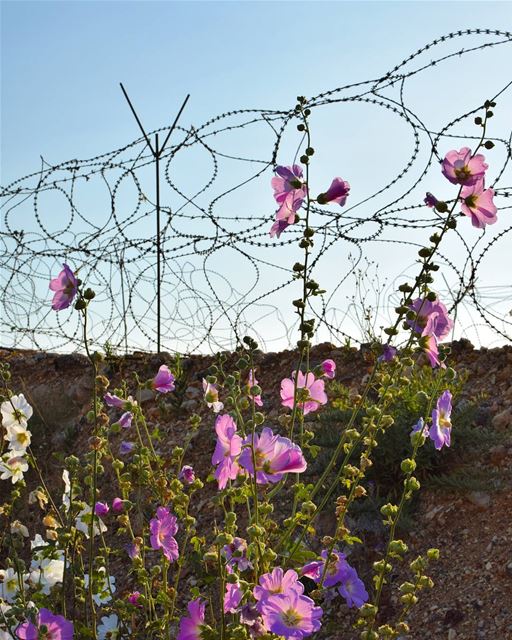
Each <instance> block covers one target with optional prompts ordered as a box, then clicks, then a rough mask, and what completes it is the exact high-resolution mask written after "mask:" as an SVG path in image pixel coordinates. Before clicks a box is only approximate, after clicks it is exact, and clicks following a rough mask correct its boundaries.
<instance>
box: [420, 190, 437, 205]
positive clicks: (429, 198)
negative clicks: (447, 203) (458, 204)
mask: <svg viewBox="0 0 512 640" xmlns="http://www.w3.org/2000/svg"><path fill="white" fill-rule="evenodd" d="M423 202H424V203H425V204H426V205H427V207H430V208H432V207H435V206H436V204H437V203H438V202H439V200H438V199H437V198H436V197H435V196H434V195H433V194H432V193H430V191H427V193H426V194H425V199H424V200H423Z"/></svg>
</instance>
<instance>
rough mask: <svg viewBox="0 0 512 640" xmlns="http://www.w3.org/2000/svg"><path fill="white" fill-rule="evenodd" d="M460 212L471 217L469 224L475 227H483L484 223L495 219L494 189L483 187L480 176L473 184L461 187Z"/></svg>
mask: <svg viewBox="0 0 512 640" xmlns="http://www.w3.org/2000/svg"><path fill="white" fill-rule="evenodd" d="M460 196H461V200H462V206H461V209H462V213H463V214H464V215H466V216H468V217H469V218H471V224H472V225H473V226H474V227H477V229H483V228H484V227H485V225H486V224H494V223H495V222H496V221H497V219H498V218H497V217H496V213H497V211H498V209H497V208H496V205H495V204H494V202H493V200H492V199H493V198H494V190H493V189H484V180H483V178H481V179H480V180H478V181H477V182H476V183H475V184H474V185H471V186H467V187H463V188H462V191H461V194H460Z"/></svg>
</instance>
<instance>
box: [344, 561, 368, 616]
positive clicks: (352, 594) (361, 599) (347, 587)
mask: <svg viewBox="0 0 512 640" xmlns="http://www.w3.org/2000/svg"><path fill="white" fill-rule="evenodd" d="M338 591H339V593H340V595H341V596H343V597H344V598H345V600H346V602H347V606H349V607H357V608H358V609H359V607H362V606H363V604H364V603H365V602H368V592H367V591H366V589H365V587H364V582H363V581H362V580H361V578H360V577H359V576H358V575H357V571H356V570H355V569H354V568H353V567H351V566H350V565H348V564H347V566H346V568H345V571H344V575H343V579H342V583H341V585H340V586H339V587H338Z"/></svg>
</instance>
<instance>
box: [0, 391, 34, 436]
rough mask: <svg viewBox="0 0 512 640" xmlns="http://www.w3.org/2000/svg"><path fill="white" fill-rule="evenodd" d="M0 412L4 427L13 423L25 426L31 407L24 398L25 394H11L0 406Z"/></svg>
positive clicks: (6, 427)
mask: <svg viewBox="0 0 512 640" xmlns="http://www.w3.org/2000/svg"><path fill="white" fill-rule="evenodd" d="M0 411H1V412H2V424H3V425H4V427H5V429H8V428H9V427H12V426H14V425H20V426H22V427H24V428H26V426H27V420H29V418H30V417H31V416H32V413H33V411H32V407H31V406H30V405H29V403H28V402H27V401H26V400H25V396H24V395H23V394H22V393H20V395H19V396H11V398H10V400H5V401H4V402H2V405H1V406H0Z"/></svg>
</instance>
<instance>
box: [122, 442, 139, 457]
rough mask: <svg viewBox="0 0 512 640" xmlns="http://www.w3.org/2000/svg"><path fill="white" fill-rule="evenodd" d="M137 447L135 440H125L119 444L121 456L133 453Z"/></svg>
mask: <svg viewBox="0 0 512 640" xmlns="http://www.w3.org/2000/svg"><path fill="white" fill-rule="evenodd" d="M134 448H135V442H128V441H127V440H123V441H122V442H121V444H120V445H119V454H120V455H121V456H127V455H128V454H129V453H131V452H132V451H133V450H134Z"/></svg>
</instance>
